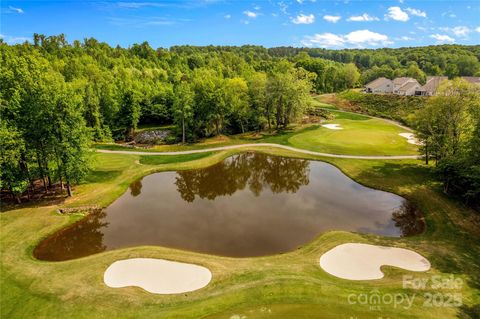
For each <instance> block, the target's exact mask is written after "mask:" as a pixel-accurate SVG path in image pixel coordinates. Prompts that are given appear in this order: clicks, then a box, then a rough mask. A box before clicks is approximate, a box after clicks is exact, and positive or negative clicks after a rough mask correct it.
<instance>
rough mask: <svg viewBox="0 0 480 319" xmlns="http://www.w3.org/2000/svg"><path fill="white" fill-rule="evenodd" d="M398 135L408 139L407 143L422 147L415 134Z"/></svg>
mask: <svg viewBox="0 0 480 319" xmlns="http://www.w3.org/2000/svg"><path fill="white" fill-rule="evenodd" d="M398 135H400V136H401V137H405V138H406V139H407V143H410V144H415V145H420V142H419V141H418V140H417V138H416V137H415V134H413V133H399V134H398Z"/></svg>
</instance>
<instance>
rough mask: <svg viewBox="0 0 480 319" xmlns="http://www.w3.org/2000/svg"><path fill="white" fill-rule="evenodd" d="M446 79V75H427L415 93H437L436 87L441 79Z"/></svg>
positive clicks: (428, 94)
mask: <svg viewBox="0 0 480 319" xmlns="http://www.w3.org/2000/svg"><path fill="white" fill-rule="evenodd" d="M446 80H448V77H447V76H427V82H426V83H425V85H424V86H422V87H421V88H419V89H418V90H417V91H416V92H415V95H422V96H432V95H435V94H436V93H437V90H438V87H439V86H440V84H441V83H442V82H443V81H446Z"/></svg>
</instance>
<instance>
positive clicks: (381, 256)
mask: <svg viewBox="0 0 480 319" xmlns="http://www.w3.org/2000/svg"><path fill="white" fill-rule="evenodd" d="M383 265H388V266H394V267H399V268H403V269H406V270H411V271H427V270H429V269H430V262H429V261H428V260H427V259H425V258H424V257H423V256H421V255H420V254H418V253H416V252H414V251H412V250H408V249H403V248H395V247H385V246H375V245H368V244H356V243H348V244H342V245H338V246H336V247H335V248H333V249H331V250H329V251H327V252H326V253H325V254H323V255H322V256H321V257H320V267H322V269H323V270H325V271H326V272H328V273H329V274H331V275H334V276H336V277H339V278H343V279H349V280H371V279H380V278H383V276H384V274H383V272H382V271H381V269H380V267H381V266H383Z"/></svg>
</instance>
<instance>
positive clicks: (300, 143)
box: [288, 111, 417, 155]
mask: <svg viewBox="0 0 480 319" xmlns="http://www.w3.org/2000/svg"><path fill="white" fill-rule="evenodd" d="M332 113H334V114H335V116H336V117H335V119H334V120H330V121H327V122H325V124H338V125H339V127H341V128H342V129H341V130H338V129H337V130H333V129H329V128H327V127H323V126H320V125H319V126H318V127H317V128H315V129H311V130H306V131H304V132H302V133H299V134H296V135H294V136H292V137H291V138H289V139H288V142H289V143H290V144H291V145H292V146H294V147H298V148H303V149H309V150H312V151H318V152H324V153H332V154H350V155H416V154H417V146H416V145H412V144H409V143H407V139H405V138H404V137H402V136H400V135H399V134H400V133H405V132H407V131H406V130H405V129H403V128H401V127H399V126H397V125H395V124H393V123H390V122H388V121H385V120H381V119H377V118H369V117H366V116H363V115H358V114H350V113H343V112H336V111H332Z"/></svg>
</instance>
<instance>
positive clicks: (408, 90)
mask: <svg viewBox="0 0 480 319" xmlns="http://www.w3.org/2000/svg"><path fill="white" fill-rule="evenodd" d="M421 87H422V86H421V85H420V83H418V81H417V80H413V81H410V82H407V83H405V84H404V85H402V87H400V88H399V89H398V90H397V92H396V94H398V95H405V96H413V95H415V94H416V92H417V91H418V90H419V89H420V88H421Z"/></svg>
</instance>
